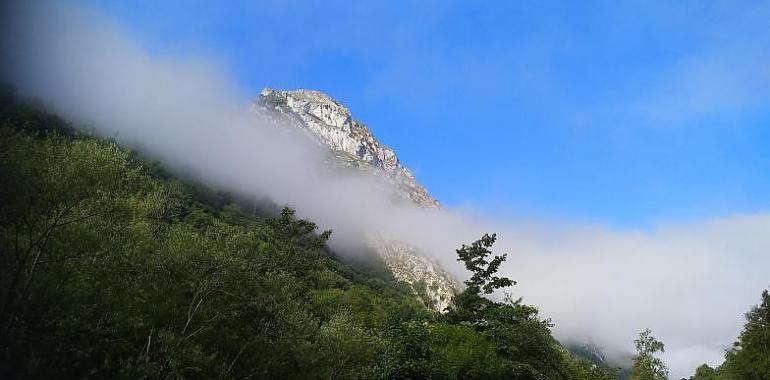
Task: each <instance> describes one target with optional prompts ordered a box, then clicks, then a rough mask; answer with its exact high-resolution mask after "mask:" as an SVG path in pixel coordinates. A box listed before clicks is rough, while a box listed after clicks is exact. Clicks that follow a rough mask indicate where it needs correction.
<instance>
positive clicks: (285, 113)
mask: <svg viewBox="0 0 770 380" xmlns="http://www.w3.org/2000/svg"><path fill="white" fill-rule="evenodd" d="M253 109H254V111H255V112H257V113H260V114H263V115H266V116H269V117H271V118H273V119H279V120H282V121H283V123H281V124H282V125H293V126H295V127H296V128H298V129H299V130H300V131H302V132H305V133H306V134H307V135H308V137H310V138H311V139H313V140H314V141H316V142H318V143H319V144H321V145H324V146H326V147H328V148H329V149H330V151H331V152H332V153H333V154H334V160H333V161H334V162H332V164H334V165H343V166H345V167H348V168H355V169H359V170H367V171H371V172H373V173H374V174H378V175H384V176H385V177H386V178H387V180H388V181H389V182H390V183H391V184H392V188H393V189H394V190H395V192H396V194H395V198H396V200H397V201H407V202H412V203H414V204H416V205H418V206H419V207H426V208H436V207H439V204H438V202H437V201H436V199H434V198H433V197H431V196H430V194H428V191H427V190H426V189H425V188H424V187H423V186H422V185H420V184H419V183H418V182H417V181H416V180H415V178H414V175H412V172H411V171H409V169H407V168H406V167H404V166H403V165H402V164H401V163H400V162H399V160H398V157H397V156H396V153H395V152H394V151H393V150H392V149H390V148H388V147H387V146H385V145H382V144H380V143H379V142H378V141H377V139H376V138H375V137H374V135H373V134H372V132H371V131H369V129H368V128H367V127H366V126H365V125H364V124H362V123H361V122H359V121H358V120H356V119H354V118H353V116H352V115H351V114H350V111H349V110H348V109H347V108H345V107H344V106H342V105H341V104H340V103H339V102H337V101H335V100H334V99H332V98H330V97H329V96H328V95H326V94H324V93H321V92H318V91H312V90H295V91H280V90H273V89H264V90H262V92H261V93H260V97H259V99H257V101H255V102H254V104H253ZM370 244H371V246H372V248H373V249H374V250H375V251H376V252H377V254H378V255H379V256H380V257H381V258H382V259H383V260H384V261H385V263H386V264H387V265H388V267H389V268H390V270H391V271H392V272H393V275H394V276H395V277H396V278H397V279H398V280H401V281H404V282H406V283H409V284H410V285H411V286H412V288H413V289H414V290H415V292H416V294H417V295H418V296H420V298H421V299H422V300H423V302H425V303H426V305H428V306H430V307H431V308H433V309H435V310H439V311H441V310H443V309H444V308H446V307H447V306H449V302H450V301H451V299H452V296H453V295H454V293H455V292H456V291H457V290H458V289H459V284H458V283H457V281H456V280H455V279H454V278H453V277H452V276H451V275H450V274H448V273H447V272H446V271H444V270H443V269H441V267H440V266H439V265H438V264H436V263H435V262H433V261H431V260H430V259H428V258H427V257H426V256H424V255H421V254H420V253H419V252H418V251H417V250H416V249H414V248H413V247H410V246H408V245H406V244H403V243H399V242H397V241H393V240H388V239H385V238H383V237H372V238H371V239H370Z"/></svg>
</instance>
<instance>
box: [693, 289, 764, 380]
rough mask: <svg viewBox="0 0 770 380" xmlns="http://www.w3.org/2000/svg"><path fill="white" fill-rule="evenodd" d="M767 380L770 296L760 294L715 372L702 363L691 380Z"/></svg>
mask: <svg viewBox="0 0 770 380" xmlns="http://www.w3.org/2000/svg"><path fill="white" fill-rule="evenodd" d="M767 379H770V293H768V291H767V290H765V291H764V292H762V299H761V302H760V304H759V305H757V306H755V307H753V308H752V309H751V310H750V311H749V312H748V313H746V324H745V325H744V326H743V330H742V331H741V334H740V335H739V336H738V341H737V342H735V344H734V345H733V347H732V349H730V350H729V351H727V354H726V355H725V362H724V363H723V364H722V365H721V366H719V367H718V368H716V369H714V368H711V367H709V366H708V365H706V364H704V365H702V366H700V367H699V368H698V370H697V371H696V372H695V375H694V376H692V377H691V378H690V380H767Z"/></svg>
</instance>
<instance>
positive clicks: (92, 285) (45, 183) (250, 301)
mask: <svg viewBox="0 0 770 380" xmlns="http://www.w3.org/2000/svg"><path fill="white" fill-rule="evenodd" d="M0 121H1V122H2V126H1V127H0V183H2V186H0V249H1V250H2V255H0V260H2V265H0V268H1V270H0V290H1V291H2V295H1V297H2V298H1V299H0V302H1V304H0V307H1V309H0V329H1V330H0V378H4V379H13V378H24V379H29V378H33V379H37V378H63V379H66V378H73V379H74V378H108V379H140V378H147V379H156V378H180V379H181V378H199V379H208V378H225V379H247V378H250V379H258V378H272V379H277V378H299V379H301V378H335V379H345V378H379V379H385V378H388V379H399V378H401V379H427V378H433V379H443V378H446V379H473V378H478V379H612V378H616V374H615V372H614V371H613V370H609V369H605V368H599V367H597V366H596V365H594V364H591V363H589V362H587V361H582V360H575V359H573V358H572V357H571V356H570V354H569V353H568V351H567V350H565V349H564V348H563V347H562V346H561V345H560V344H559V343H558V342H557V341H556V340H555V339H554V338H553V337H552V336H551V333H550V329H549V323H548V321H544V320H542V319H541V318H540V317H538V314H537V309H535V308H534V307H531V306H527V305H523V304H520V303H518V302H506V303H497V302H492V301H489V300H488V299H487V298H485V297H484V295H485V294H486V293H489V292H491V291H493V290H494V289H497V288H501V287H505V286H508V285H511V282H510V281H509V280H508V279H506V278H498V277H496V276H495V272H496V269H497V266H498V265H499V264H500V262H501V261H502V260H504V257H499V258H498V257H493V255H492V253H491V250H490V248H491V246H492V243H494V236H485V237H483V238H482V239H481V240H479V241H477V242H475V243H473V244H471V245H468V246H464V247H462V248H461V249H459V250H458V253H459V258H460V259H462V260H463V261H464V262H465V264H466V267H467V268H468V269H469V271H470V272H469V277H470V280H468V281H467V282H466V285H467V289H466V290H465V291H464V292H463V293H461V294H459V295H458V296H457V297H456V299H455V303H454V306H453V307H452V308H451V310H449V311H448V312H447V313H445V314H437V313H432V312H430V311H429V310H428V309H427V308H426V307H425V306H424V305H423V304H422V303H421V302H420V301H419V300H418V298H417V297H416V296H415V295H414V294H412V292H411V290H410V288H409V287H408V286H406V285H405V284H403V283H399V282H397V281H395V280H394V279H393V277H392V276H391V275H390V274H389V272H388V271H387V269H385V267H384V266H383V265H382V264H381V263H380V262H378V260H377V259H375V258H374V257H373V256H371V255H367V254H366V253H365V252H361V254H360V255H357V259H352V258H342V257H339V256H338V255H336V254H335V253H334V252H331V251H330V250H329V249H328V248H327V246H326V245H325V241H326V239H327V238H328V237H329V234H330V232H320V231H317V229H316V226H315V224H314V223H313V222H311V221H308V220H301V219H297V218H296V217H295V216H294V212H293V211H292V210H291V209H288V208H285V209H283V211H282V212H280V213H276V215H268V214H266V213H260V212H254V209H253V208H251V207H250V206H249V207H244V205H245V203H243V202H239V201H238V197H237V196H233V195H229V194H227V193H225V192H222V191H217V190H213V189H209V188H206V187H205V186H203V185H200V184H196V183H195V182H194V181H192V180H181V179H179V178H176V177H174V176H172V175H170V174H168V173H167V172H166V171H164V170H163V169H162V167H161V165H159V164H158V163H153V162H148V161H144V160H143V159H142V158H141V157H139V156H138V155H137V154H134V153H132V152H131V151H129V150H127V149H125V148H123V147H120V146H118V145H116V144H115V143H114V142H111V141H108V140H104V139H100V138H97V137H94V136H91V135H90V134H88V133H87V132H84V131H82V130H78V129H75V128H73V127H71V126H70V125H68V124H67V123H66V122H65V121H63V120H60V119H59V118H57V117H56V116H54V115H50V114H47V113H45V112H43V111H41V110H40V109H39V108H38V107H35V106H34V105H30V104H22V103H18V102H16V101H14V100H13V99H12V98H11V97H10V96H7V95H4V96H3V100H2V105H1V106H0ZM265 180H266V181H268V180H269V179H267V178H266V179H265ZM244 210H248V211H244Z"/></svg>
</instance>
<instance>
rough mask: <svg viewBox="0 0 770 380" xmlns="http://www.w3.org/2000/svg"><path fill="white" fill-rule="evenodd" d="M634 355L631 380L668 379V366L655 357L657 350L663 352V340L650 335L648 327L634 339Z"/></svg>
mask: <svg viewBox="0 0 770 380" xmlns="http://www.w3.org/2000/svg"><path fill="white" fill-rule="evenodd" d="M634 343H635V344H636V356H634V367H633V372H632V374H631V379H632V380H666V379H668V368H666V365H665V364H664V363H663V361H662V360H660V359H659V358H657V357H655V354H657V353H658V352H665V346H664V345H663V342H661V341H659V340H657V339H655V337H654V336H652V331H650V330H649V329H647V330H644V331H642V333H641V334H639V339H637V340H635V341H634Z"/></svg>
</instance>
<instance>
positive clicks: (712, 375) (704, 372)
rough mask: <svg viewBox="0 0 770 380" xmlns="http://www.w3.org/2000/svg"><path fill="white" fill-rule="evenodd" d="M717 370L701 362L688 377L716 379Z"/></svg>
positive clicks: (704, 379) (701, 379) (696, 379)
mask: <svg viewBox="0 0 770 380" xmlns="http://www.w3.org/2000/svg"><path fill="white" fill-rule="evenodd" d="M718 376H719V372H717V370H715V369H713V368H711V367H709V365H708V364H702V365H701V366H700V367H698V369H696V370H695V375H693V376H692V377H690V380H717V379H719V377H718Z"/></svg>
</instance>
